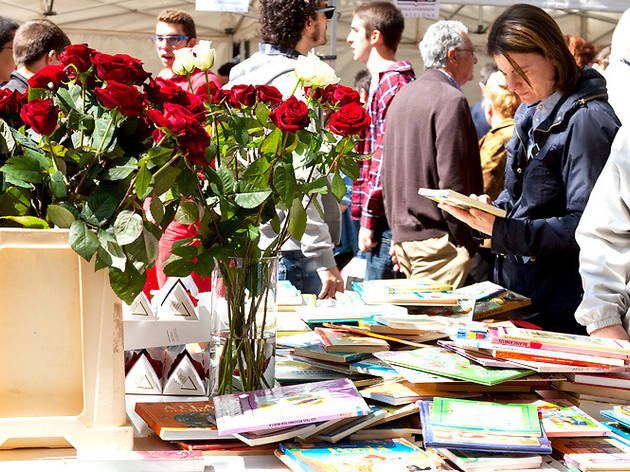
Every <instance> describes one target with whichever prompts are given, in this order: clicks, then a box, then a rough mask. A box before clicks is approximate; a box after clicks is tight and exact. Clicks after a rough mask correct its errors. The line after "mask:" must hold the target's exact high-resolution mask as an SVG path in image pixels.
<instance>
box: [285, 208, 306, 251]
mask: <svg viewBox="0 0 630 472" xmlns="http://www.w3.org/2000/svg"><path fill="white" fill-rule="evenodd" d="M288 230H289V233H290V234H291V236H293V237H294V238H295V239H297V240H298V241H299V240H301V239H302V236H303V235H304V231H306V212H305V211H304V207H303V206H302V202H301V201H300V199H298V198H296V199H294V200H293V203H292V204H291V212H290V214H289V226H288Z"/></svg>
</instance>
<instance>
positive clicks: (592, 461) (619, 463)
mask: <svg viewBox="0 0 630 472" xmlns="http://www.w3.org/2000/svg"><path fill="white" fill-rule="evenodd" d="M564 461H565V462H566V463H567V465H573V466H575V467H577V468H578V469H580V470H581V471H582V472H591V471H596V470H611V471H621V470H630V454H610V453H604V454H602V453H594V454H565V456H564Z"/></svg>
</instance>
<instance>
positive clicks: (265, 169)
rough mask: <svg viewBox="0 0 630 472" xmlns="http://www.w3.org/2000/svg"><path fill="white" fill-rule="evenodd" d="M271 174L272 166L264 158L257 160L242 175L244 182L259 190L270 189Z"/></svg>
mask: <svg viewBox="0 0 630 472" xmlns="http://www.w3.org/2000/svg"><path fill="white" fill-rule="evenodd" d="M270 173H271V164H269V161H268V160H267V159H265V158H264V157H261V158H259V159H256V160H255V161H254V162H252V163H251V164H250V165H249V166H248V167H247V169H245V171H244V172H243V174H242V175H241V178H242V179H243V181H244V182H247V183H249V184H251V185H253V186H255V187H258V188H267V187H269V175H270Z"/></svg>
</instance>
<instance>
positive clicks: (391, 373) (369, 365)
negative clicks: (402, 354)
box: [350, 357, 399, 378]
mask: <svg viewBox="0 0 630 472" xmlns="http://www.w3.org/2000/svg"><path fill="white" fill-rule="evenodd" d="M350 370H351V371H353V372H356V373H357V374H367V375H374V376H376V377H383V378H391V377H399V374H398V372H396V370H395V369H392V368H391V367H390V365H389V364H387V363H386V362H383V361H382V360H380V359H377V358H376V357H369V358H367V359H363V360H360V361H357V362H353V363H352V364H350Z"/></svg>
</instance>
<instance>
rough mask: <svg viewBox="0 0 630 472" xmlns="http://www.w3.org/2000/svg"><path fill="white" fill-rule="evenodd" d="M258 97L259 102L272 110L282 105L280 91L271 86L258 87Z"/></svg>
mask: <svg viewBox="0 0 630 472" xmlns="http://www.w3.org/2000/svg"><path fill="white" fill-rule="evenodd" d="M256 96H257V97H258V101H259V102H264V103H266V104H267V105H269V106H271V107H272V108H274V107H277V106H278V105H280V104H281V103H282V94H281V93H280V90H278V89H277V88H275V87H272V86H270V85H256Z"/></svg>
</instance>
